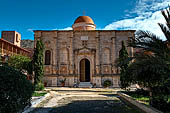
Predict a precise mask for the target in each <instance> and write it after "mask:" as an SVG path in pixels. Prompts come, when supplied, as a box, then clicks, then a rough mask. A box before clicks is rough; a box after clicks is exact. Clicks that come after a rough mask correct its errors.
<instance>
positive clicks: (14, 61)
mask: <svg viewBox="0 0 170 113" xmlns="http://www.w3.org/2000/svg"><path fill="white" fill-rule="evenodd" d="M8 65H9V66H12V67H14V68H16V69H18V70H19V71H21V72H22V71H27V72H28V73H29V74H32V61H31V59H30V58H28V57H26V56H21V55H14V56H11V57H10V59H9V60H8Z"/></svg>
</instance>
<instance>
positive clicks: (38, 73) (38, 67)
mask: <svg viewBox="0 0 170 113" xmlns="http://www.w3.org/2000/svg"><path fill="white" fill-rule="evenodd" d="M43 51H44V44H43V42H42V40H37V43H36V48H35V49H34V55H33V64H34V72H35V77H34V83H35V85H37V84H39V83H42V78H43V75H44V61H43Z"/></svg>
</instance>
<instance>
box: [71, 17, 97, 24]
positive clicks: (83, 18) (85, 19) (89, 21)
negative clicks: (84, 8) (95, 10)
mask: <svg viewBox="0 0 170 113" xmlns="http://www.w3.org/2000/svg"><path fill="white" fill-rule="evenodd" d="M81 22H86V23H90V24H94V22H93V20H92V19H91V18H90V17H89V16H79V17H78V18H77V19H76V20H75V21H74V24H75V23H81Z"/></svg>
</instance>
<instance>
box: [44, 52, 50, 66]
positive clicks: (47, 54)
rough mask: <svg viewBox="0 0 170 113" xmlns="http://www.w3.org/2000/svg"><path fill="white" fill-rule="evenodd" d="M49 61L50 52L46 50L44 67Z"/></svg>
mask: <svg viewBox="0 0 170 113" xmlns="http://www.w3.org/2000/svg"><path fill="white" fill-rule="evenodd" d="M50 61H51V51H50V50H46V51H45V65H50Z"/></svg>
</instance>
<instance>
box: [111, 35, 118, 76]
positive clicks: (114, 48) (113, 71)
mask: <svg viewBox="0 0 170 113" xmlns="http://www.w3.org/2000/svg"><path fill="white" fill-rule="evenodd" d="M116 54H117V53H116V37H112V73H114V74H115V73H116V72H115V70H116V67H115V61H116Z"/></svg>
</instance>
